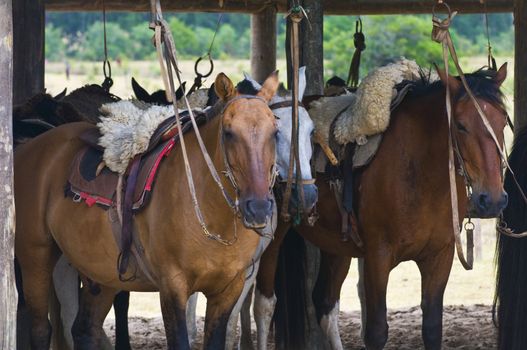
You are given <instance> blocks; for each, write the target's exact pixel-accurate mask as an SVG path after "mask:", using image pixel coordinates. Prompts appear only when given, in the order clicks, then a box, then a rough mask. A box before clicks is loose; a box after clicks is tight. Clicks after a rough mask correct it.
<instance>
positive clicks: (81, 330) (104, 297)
mask: <svg viewBox="0 0 527 350" xmlns="http://www.w3.org/2000/svg"><path fill="white" fill-rule="evenodd" d="M83 284H84V286H83V288H82V290H81V296H80V304H79V311H78V313H77V317H76V318H75V322H73V327H72V329H71V333H72V335H73V342H74V347H75V349H76V350H77V349H78V350H84V349H86V350H92V349H93V350H96V349H109V348H111V345H110V344H109V343H108V342H107V337H106V333H104V330H103V323H104V319H105V318H106V315H107V314H108V312H109V311H110V309H111V307H112V303H113V299H114V297H115V294H116V293H117V290H115V289H113V288H108V287H105V286H99V285H98V286H97V287H96V288H97V290H96V291H94V290H93V288H89V287H88V283H87V282H86V280H85V279H83Z"/></svg>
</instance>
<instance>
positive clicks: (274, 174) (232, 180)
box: [220, 95, 278, 214]
mask: <svg viewBox="0 0 527 350" xmlns="http://www.w3.org/2000/svg"><path fill="white" fill-rule="evenodd" d="M242 99H247V100H259V101H261V102H263V103H265V105H266V106H267V101H266V100H265V99H264V98H262V97H260V96H255V95H238V96H236V97H233V98H232V99H230V100H228V101H227V102H226V103H225V105H224V106H223V108H222V110H221V115H222V116H223V114H224V113H225V110H226V109H227V107H229V106H230V105H231V104H232V103H233V102H235V101H238V100H242ZM224 137H225V136H224V134H223V122H221V123H220V149H221V156H222V158H223V166H224V167H225V170H224V171H223V174H224V175H225V177H227V179H229V181H230V183H231V185H232V187H233V188H234V191H235V192H236V200H235V201H234V202H232V201H231V203H232V204H231V203H229V205H230V206H231V208H232V209H233V210H234V212H235V213H236V214H239V212H240V208H239V204H240V203H239V200H238V196H239V194H240V188H239V186H238V182H237V181H236V178H235V177H234V172H233V171H232V167H231V165H230V163H229V159H228V157H227V152H225V139H224ZM277 174H278V172H277V170H276V162H274V163H273V166H272V167H271V181H270V183H269V193H271V192H272V190H273V187H274V184H275V182H276V177H277Z"/></svg>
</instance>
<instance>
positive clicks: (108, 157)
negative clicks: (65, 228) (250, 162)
mask: <svg viewBox="0 0 527 350" xmlns="http://www.w3.org/2000/svg"><path fill="white" fill-rule="evenodd" d="M101 112H102V113H103V116H102V117H101V122H100V123H99V124H98V125H97V127H94V128H92V129H89V130H88V131H87V132H85V133H84V134H83V135H81V139H82V140H83V141H84V142H85V144H86V145H85V147H84V148H82V149H81V150H80V151H79V152H78V153H77V155H76V156H75V158H74V159H73V162H72V167H71V172H70V176H69V180H68V184H67V191H66V193H67V194H68V195H70V196H71V197H73V199H74V200H75V201H78V202H81V201H83V202H85V203H86V204H87V205H88V206H90V207H91V206H93V205H94V204H98V205H100V206H102V207H103V208H108V207H111V206H113V205H115V204H116V203H115V201H116V190H117V183H118V179H119V176H120V175H123V176H124V178H127V177H131V176H130V175H131V174H130V172H131V169H130V168H132V166H131V165H132V163H133V162H138V169H137V170H136V171H135V174H134V178H135V185H134V188H133V207H132V208H133V210H139V209H140V208H142V207H143V206H144V205H146V203H147V202H148V199H149V197H150V193H151V191H152V189H153V185H154V180H155V177H156V174H157V170H158V169H159V166H160V164H161V162H162V160H163V158H164V157H165V156H167V155H168V153H169V152H170V151H171V150H172V148H173V147H174V145H175V144H176V143H177V141H178V139H179V135H178V134H177V127H176V119H175V117H174V116H173V109H172V107H171V106H151V105H146V104H144V103H140V102H137V101H120V102H116V103H112V104H106V105H104V106H103V107H101ZM127 113H128V114H127ZM195 117H196V121H197V123H198V125H201V124H204V123H205V122H206V121H207V120H208V115H207V114H206V113H204V112H201V111H196V112H195ZM180 118H181V121H182V123H183V132H186V131H188V130H189V129H191V127H192V125H191V123H190V116H189V113H188V111H181V112H180Z"/></svg>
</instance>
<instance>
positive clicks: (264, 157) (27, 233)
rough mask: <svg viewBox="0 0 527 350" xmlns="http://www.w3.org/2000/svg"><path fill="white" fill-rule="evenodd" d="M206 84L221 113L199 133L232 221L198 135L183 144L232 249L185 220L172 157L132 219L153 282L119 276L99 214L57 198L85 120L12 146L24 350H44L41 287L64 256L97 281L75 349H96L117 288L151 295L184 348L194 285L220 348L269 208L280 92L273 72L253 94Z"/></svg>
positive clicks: (225, 84) (209, 342) (178, 161)
mask: <svg viewBox="0 0 527 350" xmlns="http://www.w3.org/2000/svg"><path fill="white" fill-rule="evenodd" d="M215 86H216V92H217V93H218V96H219V97H220V98H221V100H222V101H223V103H224V108H223V110H222V113H221V116H218V117H216V118H213V119H212V120H211V121H210V122H209V123H207V124H206V125H205V126H203V127H202V128H201V133H202V136H203V139H204V141H205V144H206V147H207V149H208V151H209V153H210V154H211V156H212V159H213V162H214V165H215V166H216V168H218V169H223V168H224V167H225V166H226V164H228V165H229V167H230V168H231V169H232V172H233V176H234V179H235V183H236V185H237V188H236V193H234V192H235V190H234V189H231V187H230V184H228V180H226V179H225V180H224V179H222V182H224V186H225V187H226V188H229V192H230V195H231V196H232V197H235V195H236V196H237V198H238V199H239V203H240V204H239V210H240V213H241V214H240V216H237V215H234V214H233V212H232V210H231V208H230V207H229V206H228V205H227V204H226V203H225V201H224V199H223V196H222V195H221V192H220V191H219V190H218V189H217V188H216V186H215V183H214V180H213V179H212V177H211V176H210V175H209V172H208V171H207V170H206V169H207V166H206V165H205V162H204V160H203V157H201V155H200V153H199V147H198V145H197V141H196V138H195V137H194V136H193V135H188V136H185V140H186V141H187V151H188V154H189V157H190V167H191V168H192V170H193V172H194V174H195V177H194V180H195V184H196V188H197V197H198V201H199V203H200V205H201V208H202V210H203V212H204V215H205V220H206V223H207V225H208V230H210V231H211V232H213V233H217V234H219V235H220V236H221V238H222V239H225V240H229V241H232V244H231V245H228V246H224V245H222V244H219V242H218V241H216V240H212V239H209V238H207V237H206V236H205V235H204V231H203V228H202V227H201V226H200V225H199V223H198V220H197V219H196V217H195V215H194V206H193V205H192V198H191V196H190V193H189V191H188V188H187V184H186V180H185V173H184V167H183V159H182V155H181V153H180V152H179V151H178V152H173V153H172V154H171V155H170V156H169V157H167V158H166V159H165V160H164V162H163V164H162V166H161V168H160V169H159V173H158V175H157V179H156V187H155V188H154V189H153V195H152V198H151V200H150V203H149V204H148V206H147V207H146V208H145V209H144V210H143V211H141V212H139V213H138V214H136V216H135V219H134V222H135V225H136V228H137V232H138V233H139V239H140V240H141V242H142V244H143V246H144V248H145V257H146V262H147V264H148V265H149V268H150V270H151V271H152V272H153V273H154V275H155V281H154V282H155V283H154V282H151V281H150V280H149V279H148V278H146V277H145V276H144V275H143V274H142V273H141V272H140V271H138V276H137V278H136V279H135V280H133V281H128V282H122V281H121V280H120V278H119V276H118V271H117V269H116V268H115V266H116V261H117V258H118V255H119V250H118V247H117V244H116V242H115V239H114V237H113V234H112V229H111V224H110V222H109V220H108V215H107V213H106V212H105V211H103V210H100V209H97V208H95V207H94V208H87V207H86V206H84V205H83V204H80V203H74V202H73V201H71V199H69V198H65V197H64V185H65V184H66V181H67V178H68V172H69V169H70V164H71V161H72V158H73V156H74V155H75V154H76V152H77V151H78V150H79V149H80V148H81V147H82V146H83V144H82V142H81V141H80V139H79V138H78V136H79V135H80V134H81V133H83V132H84V131H85V130H87V129H89V128H92V127H93V126H91V125H89V124H86V123H71V124H67V125H64V126H61V127H58V128H55V129H53V130H51V131H49V132H47V133H45V134H43V135H40V136H38V137H36V138H34V139H33V140H31V141H29V142H28V143H27V144H24V145H22V146H20V148H19V149H18V150H17V152H16V155H15V169H17V170H16V176H15V195H16V198H17V203H16V209H17V214H18V215H17V235H16V242H15V247H16V255H17V258H18V261H19V263H20V267H21V272H22V277H23V290H24V296H25V301H26V303H27V306H28V309H29V312H30V314H31V317H32V329H31V345H32V347H33V348H35V349H48V348H49V339H50V332H51V328H50V326H49V321H48V293H49V288H50V284H51V273H52V271H53V266H54V264H55V262H56V260H57V258H58V256H59V254H60V253H61V252H62V253H63V254H65V255H66V257H67V258H68V260H69V261H70V262H71V263H72V264H73V265H74V266H75V267H76V268H77V269H78V270H79V271H80V272H81V273H82V274H83V275H85V276H86V277H88V278H89V279H90V280H91V281H94V282H96V283H97V284H99V285H100V293H99V294H98V295H97V296H94V295H92V294H91V293H90V291H89V290H86V288H85V289H84V290H83V294H82V296H81V306H80V311H79V314H78V316H77V319H76V321H75V325H74V330H73V334H74V339H75V345H76V347H78V348H79V349H98V348H99V340H100V338H101V336H102V332H101V329H102V321H103V320H104V317H105V316H106V314H107V312H108V311H109V309H110V307H111V304H112V301H113V297H114V295H115V293H116V291H117V290H137V291H153V290H159V291H160V298H161V308H162V313H163V319H164V322H165V330H166V335H167V342H168V347H169V348H170V349H176V348H177V349H186V348H188V347H189V344H188V338H187V330H186V324H185V305H186V301H187V299H188V296H189V295H190V294H192V293H193V292H195V291H202V292H203V293H204V294H205V295H206V296H207V298H208V303H207V313H206V321H205V322H206V325H205V328H206V330H205V342H204V343H205V347H206V348H222V347H223V346H224V344H225V329H226V322H227V319H228V316H229V315H230V311H231V309H232V307H233V305H234V304H235V302H236V300H237V299H238V296H239V294H240V292H241V289H242V287H243V283H244V277H245V274H244V272H245V271H246V269H247V267H248V266H250V265H251V258H252V256H253V254H254V250H255V248H256V245H257V243H258V240H259V237H258V235H257V234H256V233H255V232H254V231H253V229H254V228H257V227H262V226H265V225H266V223H268V221H269V216H270V215H271V214H272V210H273V205H274V204H273V201H272V198H271V193H270V190H271V185H272V183H271V181H272V171H273V169H274V163H275V133H276V121H275V117H274V115H273V113H272V112H271V110H270V109H269V108H268V106H267V102H268V101H269V100H270V99H271V97H272V96H273V95H274V93H275V91H276V89H277V87H278V78H277V75H276V74H273V75H271V76H270V77H269V78H268V79H267V80H266V81H265V83H264V84H263V87H262V90H261V91H260V92H259V93H258V95H257V96H258V97H259V98H247V96H244V95H238V93H237V91H236V90H235V88H234V86H233V84H232V82H231V81H230V80H229V79H228V78H227V77H226V76H225V75H223V74H220V75H219V76H218V77H217V79H216V84H215ZM222 143H223V147H221V144H222ZM236 236H237V240H234V241H233V239H234V237H236ZM95 301H97V302H95Z"/></svg>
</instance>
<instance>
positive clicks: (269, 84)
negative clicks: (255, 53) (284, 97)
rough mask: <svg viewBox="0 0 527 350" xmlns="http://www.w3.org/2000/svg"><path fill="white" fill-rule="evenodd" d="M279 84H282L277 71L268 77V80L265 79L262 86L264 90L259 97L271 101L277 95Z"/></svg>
mask: <svg viewBox="0 0 527 350" xmlns="http://www.w3.org/2000/svg"><path fill="white" fill-rule="evenodd" d="M279 84H280V82H279V81H278V71H277V70H275V71H274V72H272V73H271V75H269V76H268V77H267V79H265V81H264V83H263V85H262V89H261V90H260V92H259V93H258V96H260V97H263V98H264V99H266V100H267V101H271V99H272V98H273V96H274V95H275V94H276V90H278V85H279Z"/></svg>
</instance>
